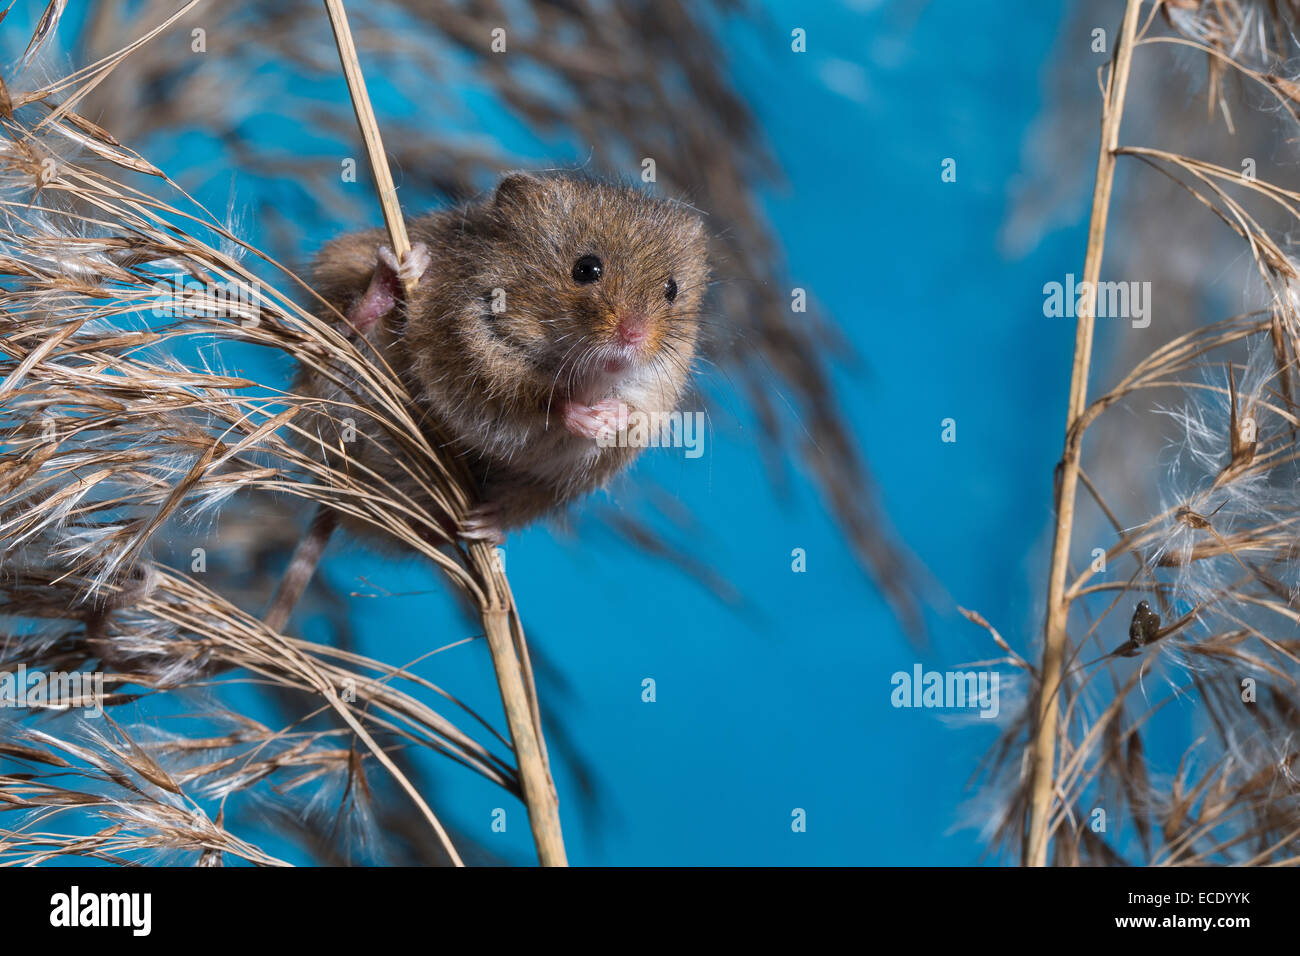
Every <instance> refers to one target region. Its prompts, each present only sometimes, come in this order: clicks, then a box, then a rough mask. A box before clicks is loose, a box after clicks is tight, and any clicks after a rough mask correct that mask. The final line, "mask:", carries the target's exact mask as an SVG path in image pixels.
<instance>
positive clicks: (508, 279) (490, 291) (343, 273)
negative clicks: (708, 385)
mask: <svg viewBox="0 0 1300 956" xmlns="http://www.w3.org/2000/svg"><path fill="white" fill-rule="evenodd" d="M410 235H411V241H412V243H413V244H415V243H423V244H424V245H425V246H426V247H427V248H428V251H429V254H430V257H431V261H432V265H431V267H430V268H429V270H428V272H427V273H426V274H425V275H424V277H423V278H422V279H421V281H420V282H419V283H418V285H417V287H416V289H415V291H414V293H413V295H412V297H411V301H410V302H409V304H408V307H407V308H406V309H405V310H404V314H403V310H402V308H401V307H400V306H399V307H398V309H396V310H395V311H394V313H392V314H390V315H389V316H388V317H387V320H386V322H383V323H380V325H381V327H380V328H376V329H375V330H374V331H372V332H371V333H370V334H369V335H368V340H369V341H370V342H372V343H373V344H374V346H375V348H376V349H377V350H378V351H379V352H380V353H381V355H382V356H383V357H384V359H385V360H386V361H388V363H389V364H390V365H391V366H392V367H393V368H394V370H396V371H397V373H398V374H399V375H401V376H402V377H403V380H404V381H405V383H406V385H407V387H408V389H409V390H410V392H411V394H412V396H413V397H414V398H415V401H416V403H417V405H418V406H419V411H421V412H422V413H424V414H425V415H426V416H427V420H428V421H429V423H430V424H431V425H432V426H433V428H432V429H431V434H434V433H435V432H436V433H441V434H442V435H444V436H446V437H447V438H448V439H449V440H450V442H451V444H452V446H453V451H454V453H455V454H457V455H460V456H463V457H464V458H465V460H466V462H467V464H468V465H469V468H470V471H471V473H472V474H473V476H474V480H475V481H476V482H477V485H478V491H479V496H480V500H481V501H482V502H483V504H484V506H485V508H486V509H488V510H490V512H491V513H492V514H493V515H494V517H493V522H494V524H495V525H496V526H497V527H498V528H499V530H501V531H504V530H507V529H509V528H512V527H518V526H520V525H523V524H526V523H528V522H531V521H533V520H535V519H536V518H538V517H541V516H543V515H545V514H547V513H549V512H552V511H554V510H555V509H557V508H559V507H561V506H563V505H565V504H567V503H568V502H570V501H572V500H574V499H575V498H577V497H579V496H581V495H583V494H585V493H587V492H589V491H591V490H593V489H595V488H598V487H601V486H603V485H604V484H605V483H606V482H607V481H608V480H609V479H610V478H611V477H612V476H613V475H614V474H616V473H617V472H618V471H620V470H621V469H623V468H624V467H626V466H627V465H628V464H629V463H630V462H631V460H632V459H633V458H634V457H635V456H636V454H637V453H638V451H639V450H638V449H635V448H618V447H609V448H599V447H597V444H596V442H595V440H594V439H590V438H585V437H583V436H580V435H576V434H574V433H572V432H571V431H570V430H568V429H567V428H566V427H565V425H564V421H563V412H562V409H563V407H564V406H565V404H566V403H567V402H570V401H572V402H575V403H581V404H584V405H592V404H595V403H596V402H599V401H601V400H603V399H612V400H614V401H618V402H621V403H624V404H626V405H627V406H629V408H631V409H635V410H641V411H647V412H652V411H662V412H668V411H671V410H673V409H674V408H676V407H677V405H678V402H679V401H680V400H681V398H682V396H683V393H684V391H685V388H686V386H687V381H688V375H689V370H690V367H691V364H692V361H693V359H694V356H695V347H696V340H697V334H698V326H699V318H698V317H699V312H700V309H701V304H702V299H703V296H704V292H705V288H706V286H707V283H708V267H707V264H706V255H705V237H704V231H703V225H702V223H701V221H700V219H699V218H698V217H697V216H696V215H694V214H693V213H692V212H691V211H690V210H689V209H687V208H685V207H683V206H682V205H680V204H677V203H673V202H668V201H665V200H658V199H653V198H650V197H647V196H645V195H643V194H641V193H639V192H637V191H636V190H633V189H629V188H625V187H620V186H612V185H607V184H604V183H598V182H593V181H588V180H581V179H575V178H570V177H566V176H547V177H539V176H532V175H525V174H512V175H509V176H507V177H506V178H505V179H504V180H503V181H502V182H501V184H500V185H499V186H498V188H497V190H496V192H495V194H494V195H493V196H492V197H491V198H490V199H487V200H486V201H482V202H479V203H474V204H469V205H465V206H462V207H460V208H457V209H453V210H450V211H447V212H441V213H434V214H432V215H428V216H425V217H422V218H420V219H416V220H414V221H413V222H412V223H411V226H410ZM385 242H386V236H385V234H384V233H383V232H382V231H381V230H378V229H374V230H369V231H366V232H359V233H354V234H351V235H347V236H343V237H341V238H339V239H336V240H334V241H333V242H330V243H329V244H328V245H326V246H325V247H324V248H323V249H322V250H321V251H320V253H319V255H318V256H317V258H316V262H315V267H314V278H315V287H316V289H317V291H318V292H319V293H320V294H321V295H322V297H324V298H325V299H326V300H327V301H329V302H330V303H331V304H332V305H333V306H335V307H336V308H338V309H339V310H341V311H344V312H347V310H349V309H350V308H352V307H353V306H354V305H355V304H356V302H357V301H358V299H360V298H361V296H362V293H363V292H364V291H365V289H366V287H367V284H368V283H369V281H370V278H371V275H372V273H373V272H374V269H375V264H376V256H377V251H378V249H379V247H380V246H381V245H383V244H384V243H385ZM583 255H596V256H599V257H600V259H601V260H602V262H603V264H604V272H603V275H602V277H601V279H600V281H598V282H595V283H592V284H586V285H584V284H579V283H578V282H575V281H574V279H573V276H572V270H573V265H574V262H575V261H576V260H577V259H578V258H579V257H581V256H583ZM669 279H673V280H675V281H676V283H677V289H678V291H677V297H676V299H675V300H674V301H672V302H671V303H670V302H669V301H667V299H666V298H665V294H664V289H665V283H666V281H667V280H669ZM494 290H501V292H503V293H504V305H505V309H504V311H501V312H493V310H492V303H493V301H494V300H493V296H494ZM497 295H498V297H499V296H500V293H497ZM498 301H499V298H498ZM629 314H630V315H636V316H640V317H642V318H643V319H644V320H645V329H646V346H645V353H644V355H643V356H642V358H641V360H640V361H639V362H634V363H633V365H632V367H631V368H629V369H627V370H625V371H614V372H610V371H608V370H606V367H605V365H604V363H605V362H606V361H607V360H609V359H610V358H611V357H614V356H616V355H619V354H625V353H620V352H619V346H618V344H617V343H616V342H615V339H614V333H615V329H616V326H617V323H618V322H619V320H620V318H621V317H624V316H626V315H629ZM303 385H304V387H305V388H306V389H307V390H308V391H309V392H311V393H314V394H318V395H321V396H322V397H329V398H343V399H344V400H349V399H348V397H347V396H346V395H343V394H340V393H339V392H338V390H337V389H334V388H333V387H332V386H326V385H325V384H324V383H322V382H321V381H319V380H318V379H317V378H316V377H315V376H307V377H306V379H305V382H304V383H303ZM351 400H355V399H351ZM357 428H358V431H361V432H364V433H365V434H366V435H367V436H373V437H374V439H375V441H364V442H360V441H359V442H358V443H357V444H354V445H352V446H350V448H349V453H350V454H352V455H354V456H356V457H360V458H362V460H363V461H364V463H365V464H366V466H367V467H371V468H375V469H376V470H379V471H381V472H382V473H383V474H385V476H386V477H388V478H389V480H393V481H395V482H396V483H398V484H399V485H403V486H404V485H405V484H408V483H407V482H404V481H403V479H402V476H401V473H400V471H399V469H397V468H396V467H395V466H394V465H393V459H392V456H391V451H392V446H391V444H389V443H387V442H386V441H385V440H384V439H383V436H382V434H380V432H381V429H379V428H378V426H377V425H376V423H374V422H373V421H370V420H367V421H365V422H358V423H357ZM317 429H318V431H320V433H321V438H322V441H323V444H324V445H326V446H328V445H331V444H334V445H337V441H338V437H337V433H336V431H337V426H336V425H335V424H334V423H332V422H329V421H328V419H326V418H325V417H324V416H320V417H318V419H317ZM358 449H360V450H358ZM404 490H406V489H405V488H404ZM408 493H409V491H408Z"/></svg>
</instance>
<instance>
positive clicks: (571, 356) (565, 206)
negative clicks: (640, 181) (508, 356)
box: [484, 173, 708, 390]
mask: <svg viewBox="0 0 1300 956" xmlns="http://www.w3.org/2000/svg"><path fill="white" fill-rule="evenodd" d="M489 223H490V226H489V238H488V241H489V243H490V244H491V245H492V246H493V247H494V248H492V249H491V250H490V251H489V255H488V256H487V257H486V258H487V260H488V261H490V262H491V263H492V267H491V271H492V272H493V273H494V275H493V276H491V277H490V278H491V280H492V281H493V284H494V287H495V288H498V289H500V290H501V292H502V293H504V294H503V295H502V296H501V298H503V299H504V303H503V307H502V308H500V309H494V310H492V311H490V312H488V313H486V314H485V315H484V320H485V321H486V322H488V323H490V324H491V325H492V326H493V329H492V331H493V333H494V334H495V335H496V336H497V337H498V339H499V340H500V341H501V344H502V347H503V348H505V349H509V350H512V351H514V352H515V353H516V354H517V355H519V356H520V357H526V359H527V361H528V362H529V364H530V365H531V367H533V368H535V369H536V370H537V371H538V373H539V374H540V375H542V376H544V377H545V378H546V380H547V381H548V383H549V382H552V381H555V380H557V379H558V380H559V381H560V383H561V385H565V384H566V383H567V385H568V386H569V387H570V388H572V389H574V390H581V389H583V388H584V387H590V386H592V384H593V383H594V382H600V381H604V382H613V381H617V380H619V379H620V378H622V377H625V376H632V375H636V374H638V373H643V372H645V371H646V370H648V369H656V368H657V369H659V370H660V371H661V372H663V371H669V370H677V371H676V372H674V373H673V374H680V375H681V376H683V377H684V375H685V372H686V369H687V368H688V367H689V366H690V363H691V359H692V357H693V355H694V352H695V344H696V339H697V335H698V327H699V314H700V309H701V305H702V300H703V298H704V293H705V288H706V286H707V284H708V266H707V262H706V243H705V236H704V228H703V223H702V222H701V221H700V218H699V217H698V216H697V215H695V214H694V213H693V212H692V211H691V210H690V209H689V208H687V207H685V206H683V205H681V204H678V203H674V202H669V201H667V200H662V199H655V198H652V197H649V196H646V195H644V194H642V193H640V192H638V191H637V190H635V189H631V188H627V187H622V186H612V185H608V184H605V183H600V182H595V181H590V180H582V179H572V178H568V177H562V176H547V177H541V176H533V175H528V174H521V173H514V174H511V175H509V176H507V177H506V178H505V179H503V180H502V182H501V184H500V186H498V188H497V190H496V194H495V196H494V197H493V199H492V201H491V205H490V210H489Z"/></svg>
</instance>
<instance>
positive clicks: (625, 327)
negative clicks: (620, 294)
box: [614, 313, 649, 348]
mask: <svg viewBox="0 0 1300 956" xmlns="http://www.w3.org/2000/svg"><path fill="white" fill-rule="evenodd" d="M648 325H649V322H648V321H647V320H646V317H645V316H644V315H642V314H640V313H626V314H624V315H622V316H620V317H619V320H618V325H616V326H615V327H614V340H615V341H616V342H618V344H619V345H626V346H628V347H630V348H640V347H641V346H642V345H644V344H645V340H646V339H647V338H648V337H649V328H648Z"/></svg>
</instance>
